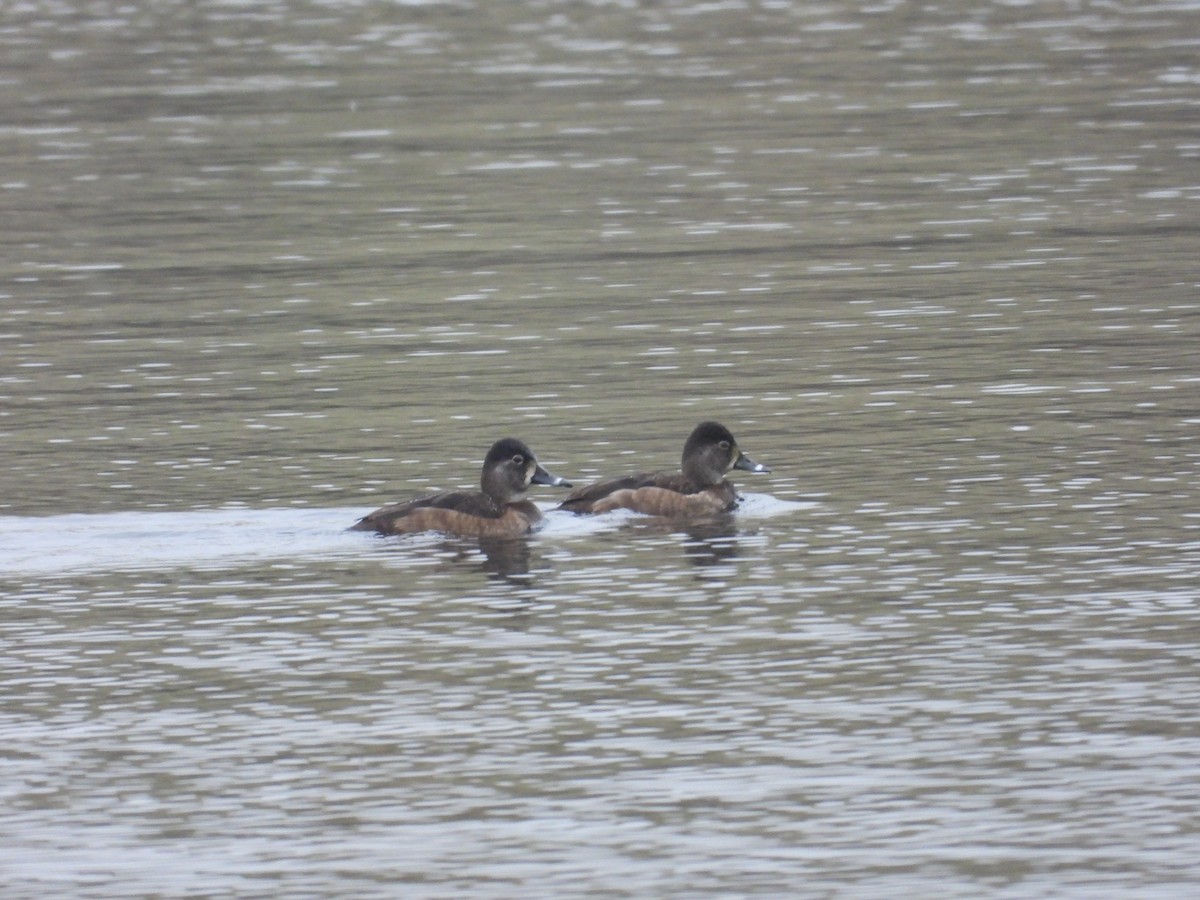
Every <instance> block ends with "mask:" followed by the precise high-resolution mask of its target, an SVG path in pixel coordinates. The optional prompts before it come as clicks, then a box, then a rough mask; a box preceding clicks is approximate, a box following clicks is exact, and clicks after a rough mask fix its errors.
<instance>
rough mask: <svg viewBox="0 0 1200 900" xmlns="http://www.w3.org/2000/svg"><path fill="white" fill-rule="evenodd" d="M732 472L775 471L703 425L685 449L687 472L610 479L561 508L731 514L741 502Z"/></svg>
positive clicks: (713, 425) (722, 432)
mask: <svg viewBox="0 0 1200 900" xmlns="http://www.w3.org/2000/svg"><path fill="white" fill-rule="evenodd" d="M732 469H743V470H745V471H749V472H769V471H771V470H770V469H769V468H767V467H766V466H764V465H761V464H760V463H756V462H754V461H753V460H752V459H750V457H748V456H746V455H745V454H744V453H742V451H741V450H740V449H738V446H737V442H736V441H734V439H733V435H732V434H730V432H729V429H727V428H725V426H723V425H721V424H720V423H718V422H701V423H700V424H699V425H697V426H696V428H695V429H694V430H693V431H692V433H691V435H690V436H689V437H688V439H687V442H686V443H685V444H684V446H683V462H682V470H683V471H682V472H678V473H672V472H650V473H644V474H640V475H625V476H621V477H617V478H606V479H604V480H602V481H598V482H596V483H595V484H590V485H587V486H585V487H581V488H579V489H578V490H576V491H574V492H573V493H572V494H571V495H570V496H569V497H567V499H566V500H564V501H563V503H562V505H561V506H560V509H565V510H569V511H571V512H577V513H604V512H609V511H611V510H614V509H631V510H633V511H635V512H640V513H645V514H646V515H651V516H663V517H669V518H694V517H698V516H708V515H715V514H717V513H722V512H728V511H729V510H731V509H733V508H734V507H735V506H737V504H738V500H739V497H738V494H737V490H736V489H735V488H734V486H733V485H732V484H731V483H730V482H729V481H728V480H727V479H726V478H725V474H726V473H727V472H729V471H731V470H732Z"/></svg>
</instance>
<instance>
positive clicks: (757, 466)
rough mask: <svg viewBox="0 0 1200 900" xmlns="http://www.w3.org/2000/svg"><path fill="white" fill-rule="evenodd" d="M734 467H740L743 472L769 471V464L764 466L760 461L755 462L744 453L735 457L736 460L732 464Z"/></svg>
mask: <svg viewBox="0 0 1200 900" xmlns="http://www.w3.org/2000/svg"><path fill="white" fill-rule="evenodd" d="M733 467H734V468H735V469H741V470H742V471H743V472H770V471H771V467H770V466H764V465H763V464H762V463H759V462H755V461H754V460H752V459H751V458H750V457H748V456H747V455H746V454H745V453H743V454H741V455H740V456H739V457H738V458H737V462H735V463H734V464H733Z"/></svg>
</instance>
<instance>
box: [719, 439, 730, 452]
mask: <svg viewBox="0 0 1200 900" xmlns="http://www.w3.org/2000/svg"><path fill="white" fill-rule="evenodd" d="M717 446H718V447H720V448H721V449H722V450H728V449H729V441H721V443H719V444H717Z"/></svg>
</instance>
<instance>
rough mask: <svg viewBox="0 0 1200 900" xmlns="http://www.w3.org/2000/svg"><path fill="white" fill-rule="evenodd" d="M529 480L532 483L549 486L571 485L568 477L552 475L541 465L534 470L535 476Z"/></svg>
mask: <svg viewBox="0 0 1200 900" xmlns="http://www.w3.org/2000/svg"><path fill="white" fill-rule="evenodd" d="M529 481H530V483H531V484H545V485H548V486H549V487H571V482H569V481H567V479H565V478H559V477H558V476H557V475H551V474H550V473H549V472H547V471H546V470H545V469H543V468H542V467H541V466H540V465H539V466H538V467H537V468H536V469H534V470H533V477H532V478H530V479H529Z"/></svg>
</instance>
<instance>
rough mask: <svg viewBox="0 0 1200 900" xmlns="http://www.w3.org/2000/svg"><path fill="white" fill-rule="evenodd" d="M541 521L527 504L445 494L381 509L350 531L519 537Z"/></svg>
mask: <svg viewBox="0 0 1200 900" xmlns="http://www.w3.org/2000/svg"><path fill="white" fill-rule="evenodd" d="M541 520H542V513H541V510H539V509H538V508H537V506H536V505H535V504H534V503H533V501H531V500H519V501H517V502H515V503H498V502H497V501H495V500H493V499H492V498H491V497H489V496H487V495H486V494H481V493H468V492H465V491H446V492H444V493H441V494H434V495H433V496H431V497H422V498H420V499H418V500H409V501H408V502H407V503H395V504H392V505H391V506H385V507H383V508H381V509H377V510H375V512H373V513H370V514H369V515H366V516H363V517H362V518H361V519H359V520H358V522H356V523H355V524H354V525H352V526H351V530H353V531H375V532H378V533H380V534H414V533H416V532H419V531H443V532H446V533H447V534H458V535H462V536H463V537H519V536H520V535H522V534H527V533H528V532H530V531H532V530H533V528H534V527H535V526H536V525H537V524H538V523H539V522H540V521H541Z"/></svg>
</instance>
